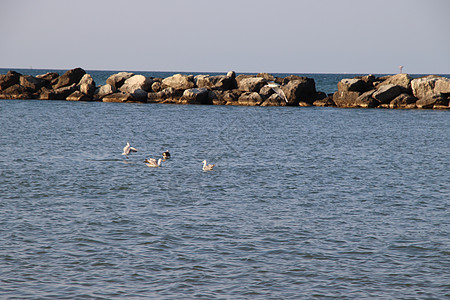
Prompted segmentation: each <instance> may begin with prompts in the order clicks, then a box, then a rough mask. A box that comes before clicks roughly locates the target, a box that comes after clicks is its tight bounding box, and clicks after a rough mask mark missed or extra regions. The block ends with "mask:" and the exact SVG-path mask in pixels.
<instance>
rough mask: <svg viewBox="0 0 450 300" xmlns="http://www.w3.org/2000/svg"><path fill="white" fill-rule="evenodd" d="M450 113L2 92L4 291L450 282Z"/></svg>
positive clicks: (110, 294) (328, 86)
mask: <svg viewBox="0 0 450 300" xmlns="http://www.w3.org/2000/svg"><path fill="white" fill-rule="evenodd" d="M26 71H30V70H26ZM31 71H32V72H34V71H35V70H31ZM51 71H54V70H51ZM19 72H21V73H22V74H27V73H26V72H25V70H19ZM87 72H88V73H89V74H93V77H94V80H96V82H97V84H102V82H104V81H106V78H107V77H108V76H109V75H110V74H113V73H117V72H113V71H111V72H110V73H108V72H105V71H95V72H94V71H92V72H91V71H87ZM96 72H99V73H96ZM0 73H6V72H0ZM43 73H45V71H44V70H39V73H37V74H43ZM136 73H137V72H136ZM156 73H157V72H153V73H152V72H148V73H144V74H143V73H139V74H143V75H147V76H154V77H166V76H167V74H162V75H161V74H160V75H156ZM177 73H178V72H177ZM28 74H30V73H28ZM61 74H62V73H61ZM149 74H151V75H149ZM31 75H33V73H31ZM99 75H102V76H99ZM169 76H170V74H169ZM305 76H308V77H312V78H314V79H315V81H316V87H317V89H318V90H320V91H324V92H327V93H331V92H333V90H336V85H337V81H339V80H340V79H341V78H350V77H351V75H348V74H311V75H305ZM449 128H450V111H448V110H392V109H356V108H355V109H342V108H332V107H329V108H323V107H241V106H202V105H171V104H142V103H102V102H72V101H57V100H52V101H43V100H0V152H1V154H2V155H1V156H0V241H1V242H0V266H1V267H0V299H450V210H449V208H450V207H449V206H450V205H449V204H450V160H449V157H450V130H449ZM127 142H130V144H131V145H132V146H133V147H135V148H137V150H138V152H135V153H131V154H130V155H129V156H128V158H126V157H125V156H123V155H121V154H122V150H123V147H124V146H125V144H126V143H127ZM165 150H169V151H170V153H171V158H170V159H167V160H165V161H163V162H162V165H161V167H159V168H150V167H148V166H147V165H146V164H145V163H144V160H145V159H146V158H149V157H152V158H159V157H161V153H162V152H163V151H165ZM203 160H206V161H207V162H208V163H211V164H215V167H214V169H213V170H212V171H203V170H202V161H203Z"/></svg>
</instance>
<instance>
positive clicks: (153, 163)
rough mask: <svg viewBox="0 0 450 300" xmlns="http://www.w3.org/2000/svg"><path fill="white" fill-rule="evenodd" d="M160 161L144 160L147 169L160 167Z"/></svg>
mask: <svg viewBox="0 0 450 300" xmlns="http://www.w3.org/2000/svg"><path fill="white" fill-rule="evenodd" d="M161 161H162V159H161V158H160V159H158V161H157V160H156V159H154V158H148V159H146V160H145V164H146V165H147V167H150V168H158V167H161Z"/></svg>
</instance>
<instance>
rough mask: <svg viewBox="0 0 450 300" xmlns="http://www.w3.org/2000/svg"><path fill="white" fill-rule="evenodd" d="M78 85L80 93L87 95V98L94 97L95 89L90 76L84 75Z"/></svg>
mask: <svg viewBox="0 0 450 300" xmlns="http://www.w3.org/2000/svg"><path fill="white" fill-rule="evenodd" d="M78 85H79V86H80V92H82V93H83V94H85V95H87V96H88V97H89V98H93V97H94V94H95V91H96V87H95V81H94V79H93V78H92V76H91V75H89V74H84V76H83V77H82V78H81V80H80V82H79V83H78Z"/></svg>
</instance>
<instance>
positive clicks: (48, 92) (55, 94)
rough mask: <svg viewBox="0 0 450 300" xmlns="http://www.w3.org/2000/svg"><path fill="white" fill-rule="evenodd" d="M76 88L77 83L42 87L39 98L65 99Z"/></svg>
mask: <svg viewBox="0 0 450 300" xmlns="http://www.w3.org/2000/svg"><path fill="white" fill-rule="evenodd" d="M77 89H78V87H77V85H76V84H75V83H73V84H72V85H70V86H63V87H61V88H58V89H53V90H52V89H46V88H43V89H42V92H41V94H40V95H39V99H41V100H65V99H66V98H67V97H68V96H69V95H70V94H72V93H73V92H75V91H76V90H77Z"/></svg>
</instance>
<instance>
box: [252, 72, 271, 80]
mask: <svg viewBox="0 0 450 300" xmlns="http://www.w3.org/2000/svg"><path fill="white" fill-rule="evenodd" d="M256 77H261V78H264V79H265V80H267V81H275V77H273V75H272V74H269V73H258V74H257V75H256Z"/></svg>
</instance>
